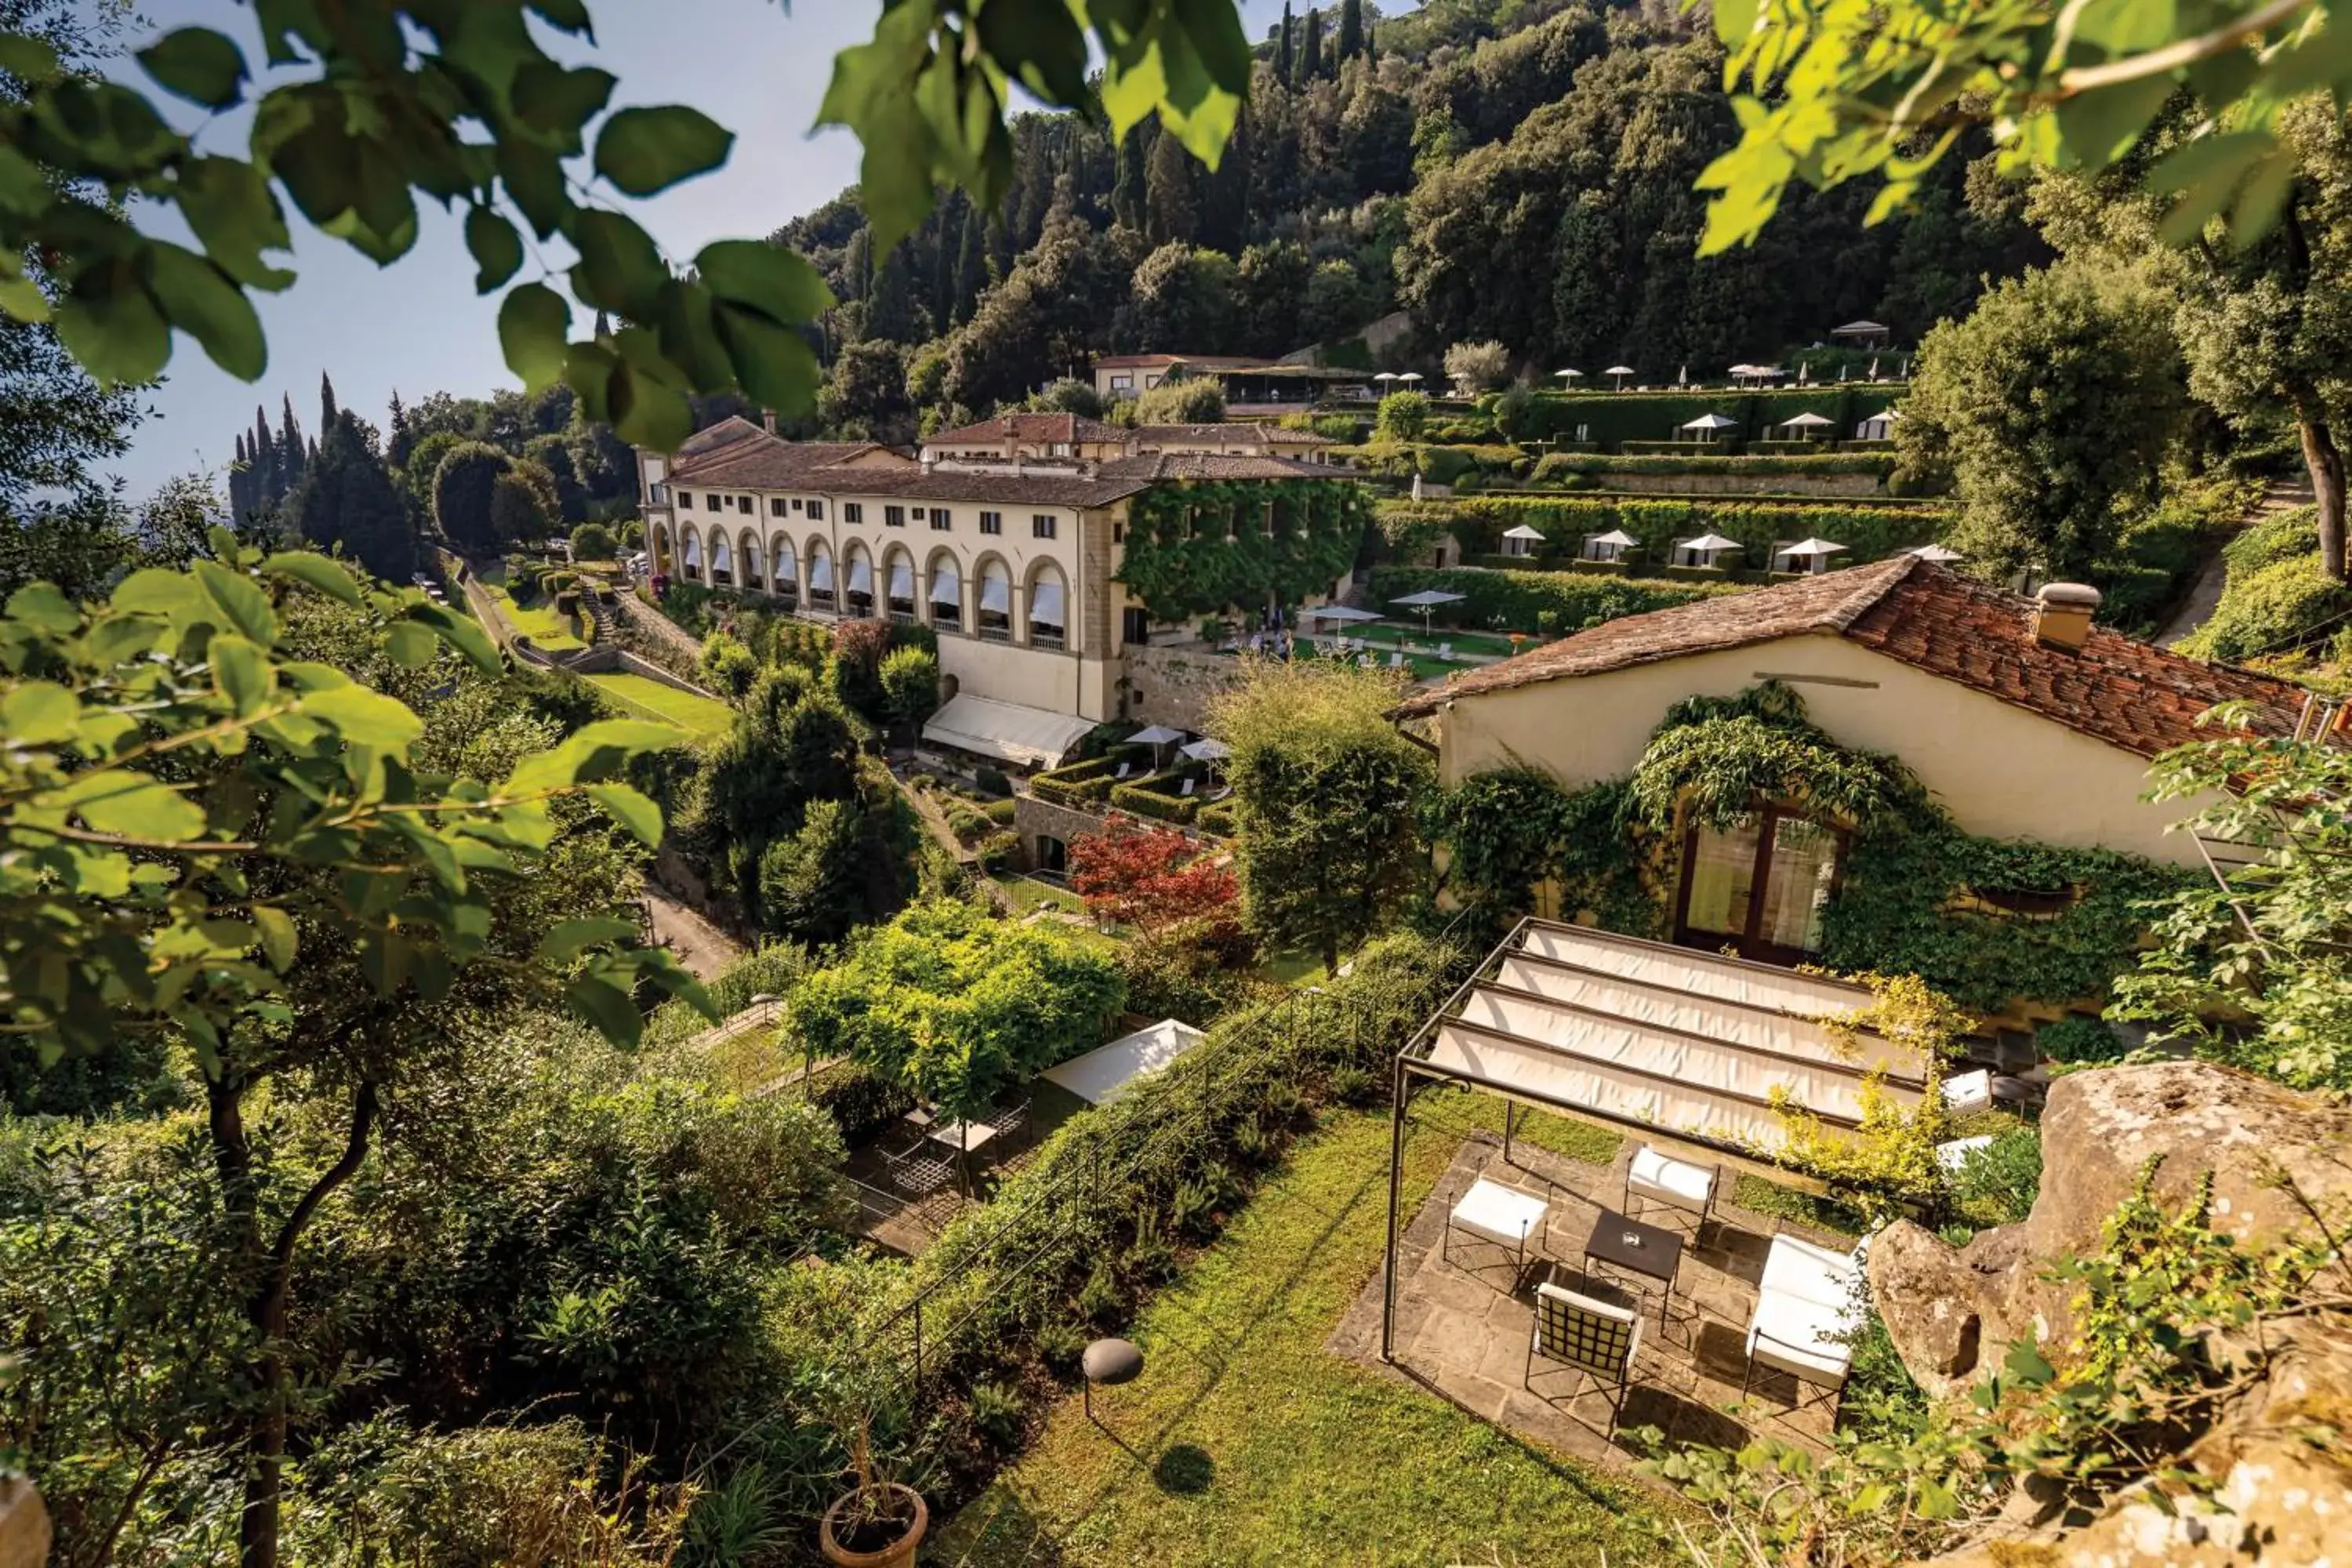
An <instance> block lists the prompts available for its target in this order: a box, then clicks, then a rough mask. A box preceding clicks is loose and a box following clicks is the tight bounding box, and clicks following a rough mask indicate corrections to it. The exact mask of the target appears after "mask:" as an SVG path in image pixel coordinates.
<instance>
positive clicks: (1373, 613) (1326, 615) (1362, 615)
mask: <svg viewBox="0 0 2352 1568" xmlns="http://www.w3.org/2000/svg"><path fill="white" fill-rule="evenodd" d="M1307 614H1308V615H1309V616H1313V617H1314V618H1315V619H1316V620H1318V621H1377V620H1379V619H1380V618H1381V616H1380V612H1379V611H1378V610H1360V609H1358V608H1356V606H1355V605H1323V606H1322V607H1321V608H1319V609H1313V610H1309V611H1307Z"/></svg>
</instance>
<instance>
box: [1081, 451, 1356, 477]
mask: <svg viewBox="0 0 2352 1568" xmlns="http://www.w3.org/2000/svg"><path fill="white" fill-rule="evenodd" d="M1095 471H1096V472H1097V473H1098V474H1100V475H1102V476H1103V477H1104V478H1105V479H1113V478H1117V479H1144V480H1150V479H1334V478H1338V477H1339V475H1337V474H1335V473H1334V471H1333V470H1332V469H1330V468H1327V467H1321V466H1318V465H1316V464H1312V463H1301V462H1297V461H1296V460H1294V459H1292V458H1261V457H1254V456H1251V455H1248V454H1246V453H1241V452H1155V453H1152V454H1151V455H1150V456H1149V457H1141V458H1118V459H1116V460H1114V461H1112V462H1108V463H1104V464H1101V465H1099V466H1098V467H1097V468H1096V470H1095Z"/></svg>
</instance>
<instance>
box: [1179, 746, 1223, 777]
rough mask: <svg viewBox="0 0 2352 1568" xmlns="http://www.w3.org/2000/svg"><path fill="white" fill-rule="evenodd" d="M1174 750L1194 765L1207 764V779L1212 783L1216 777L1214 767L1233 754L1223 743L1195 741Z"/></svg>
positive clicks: (1215, 768)
mask: <svg viewBox="0 0 2352 1568" xmlns="http://www.w3.org/2000/svg"><path fill="white" fill-rule="evenodd" d="M1176 749H1177V751H1179V752H1181V753H1182V754H1183V755H1185V756H1188V757H1190V758H1192V760H1193V761H1194V762H1196V763H1208V764H1209V777H1210V778H1211V780H1214V779H1215V778H1216V776H1217V766H1216V765H1217V764H1218V763H1222V762H1223V761H1224V760H1225V759H1226V758H1227V757H1230V756H1232V755H1233V754H1234V749H1233V748H1232V747H1231V746H1228V745H1226V744H1225V743H1224V742H1223V741H1195V742H1192V744H1191V745H1189V746H1179V747H1177V748H1176Z"/></svg>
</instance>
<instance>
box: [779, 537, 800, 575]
mask: <svg viewBox="0 0 2352 1568" xmlns="http://www.w3.org/2000/svg"><path fill="white" fill-rule="evenodd" d="M800 572H801V566H800V562H799V560H798V558H796V557H795V556H794V555H793V547H792V546H791V545H789V544H779V545H777V546H776V576H777V577H778V578H779V579H780V580H781V579H782V578H785V577H797V576H799V575H800Z"/></svg>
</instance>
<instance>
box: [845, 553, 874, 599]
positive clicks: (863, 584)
mask: <svg viewBox="0 0 2352 1568" xmlns="http://www.w3.org/2000/svg"><path fill="white" fill-rule="evenodd" d="M849 591H850V592H851V593H853V594H870V593H872V592H874V566H873V563H871V562H869V561H867V560H866V557H864V556H863V555H860V556H858V557H857V558H856V560H854V561H852V562H850V563H849Z"/></svg>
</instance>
